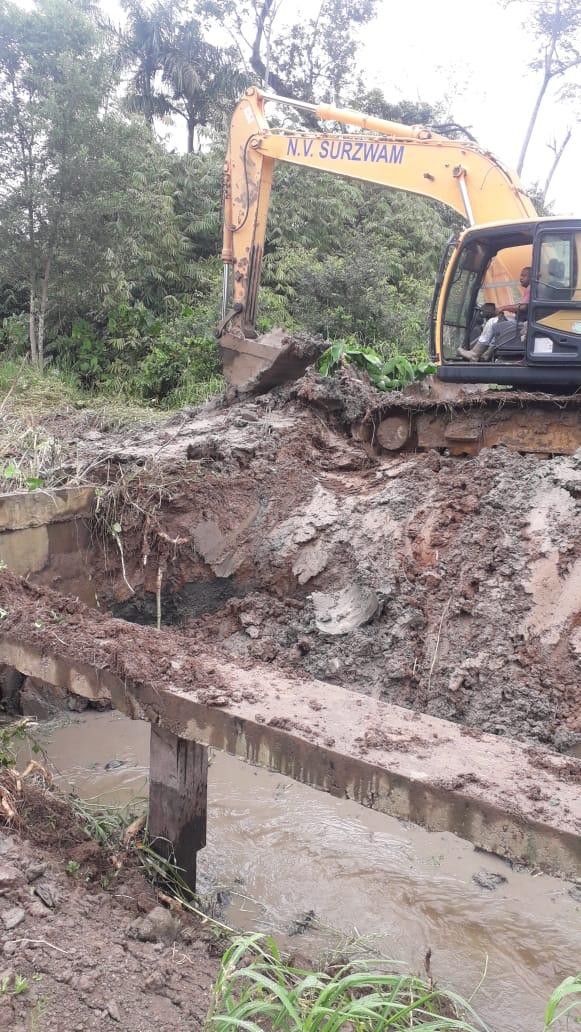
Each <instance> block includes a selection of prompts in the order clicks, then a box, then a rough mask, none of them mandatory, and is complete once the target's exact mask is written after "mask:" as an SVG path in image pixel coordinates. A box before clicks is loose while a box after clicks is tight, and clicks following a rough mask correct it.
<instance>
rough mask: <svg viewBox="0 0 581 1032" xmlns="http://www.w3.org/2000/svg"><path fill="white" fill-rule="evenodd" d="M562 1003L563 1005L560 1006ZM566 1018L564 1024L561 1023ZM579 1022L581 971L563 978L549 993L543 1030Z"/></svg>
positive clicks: (571, 1025)
mask: <svg viewBox="0 0 581 1032" xmlns="http://www.w3.org/2000/svg"><path fill="white" fill-rule="evenodd" d="M561 1005H563V1006H561ZM563 1019H566V1021H565V1024H564V1025H563V1024H561V1023H562V1021H563ZM580 1024H581V971H580V972H579V974H578V975H570V976H569V978H565V979H563V981H562V982H561V984H560V985H558V986H557V988H556V989H555V991H554V993H553V994H552V995H551V997H550V999H549V1002H548V1004H547V1009H546V1011H545V1025H544V1032H547V1029H549V1028H557V1026H558V1027H560V1028H572V1027H573V1025H580Z"/></svg>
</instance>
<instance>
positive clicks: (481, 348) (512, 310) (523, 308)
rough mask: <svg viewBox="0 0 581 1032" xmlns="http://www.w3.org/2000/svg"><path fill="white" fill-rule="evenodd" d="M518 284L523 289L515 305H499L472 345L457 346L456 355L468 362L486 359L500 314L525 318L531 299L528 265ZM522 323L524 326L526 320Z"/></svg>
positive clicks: (522, 271)
mask: <svg viewBox="0 0 581 1032" xmlns="http://www.w3.org/2000/svg"><path fill="white" fill-rule="evenodd" d="M520 285H521V287H522V289H523V296H522V298H521V299H520V301H519V302H518V303H517V304H515V305H501V306H500V308H497V309H496V311H497V314H496V315H495V316H493V318H492V319H487V321H486V322H485V324H484V326H483V329H482V333H481V334H480V336H479V337H478V339H477V341H476V343H475V344H474V346H473V347H471V348H458V355H459V356H460V357H461V358H467V359H468V361H469V362H480V361H486V358H487V357H488V354H487V352H488V351H489V349H490V348H491V346H493V345H494V336H495V331H496V327H497V325H498V317H499V316H500V315H505V316H508V317H509V318H510V319H511V321H512V320H513V319H517V317H518V316H521V317H523V316H524V318H525V319H526V315H527V311H528V306H529V301H530V299H531V269H530V266H528V265H527V266H526V267H525V268H524V269H522V270H521V274H520ZM517 321H518V320H517ZM523 325H524V326H526V322H525V323H524V324H523ZM521 333H522V327H521ZM515 334H516V328H515Z"/></svg>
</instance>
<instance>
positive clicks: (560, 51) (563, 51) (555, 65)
mask: <svg viewBox="0 0 581 1032" xmlns="http://www.w3.org/2000/svg"><path fill="white" fill-rule="evenodd" d="M514 2H517V3H521V4H523V3H524V5H525V7H526V21H525V28H526V31H527V32H528V33H531V34H532V36H533V38H534V39H535V42H536V44H537V46H538V48H539V52H538V56H537V57H536V58H535V59H534V61H533V62H532V63H531V68H533V69H534V71H536V72H540V75H541V78H540V82H539V88H538V91H537V95H536V97H535V101H534V104H533V110H532V112H531V116H530V119H529V122H528V125H527V127H526V130H525V134H524V138H523V142H522V146H521V150H520V154H519V159H518V163H517V171H518V173H519V175H520V174H521V173H522V170H523V168H524V164H525V160H526V156H527V152H528V149H529V144H530V142H531V138H532V135H533V132H534V129H535V126H536V124H537V119H538V116H539V111H540V109H541V105H542V103H543V100H544V98H545V94H546V93H547V90H548V88H549V86H550V85H551V84H553V83H556V82H557V81H558V82H561V83H562V82H563V81H564V79H565V76H566V75H567V73H568V72H570V71H572V69H574V68H578V67H579V66H580V65H581V4H580V3H579V0H542V2H539V0H505V6H508V5H509V4H510V3H514Z"/></svg>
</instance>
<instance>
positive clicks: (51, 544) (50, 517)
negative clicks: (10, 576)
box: [0, 487, 96, 606]
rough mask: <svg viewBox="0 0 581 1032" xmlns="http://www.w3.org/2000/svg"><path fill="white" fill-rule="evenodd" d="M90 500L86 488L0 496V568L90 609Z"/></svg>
mask: <svg viewBox="0 0 581 1032" xmlns="http://www.w3.org/2000/svg"><path fill="white" fill-rule="evenodd" d="M93 498H94V491H93V489H92V488H89V487H72V488H58V489H57V490H55V491H30V492H24V491H23V492H17V493H15V494H8V495H0V562H3V563H5V564H6V566H7V567H8V569H9V570H12V571H13V573H17V574H20V575H21V576H23V577H29V579H30V580H31V581H33V582H34V583H35V584H46V585H48V586H50V587H52V588H55V589H56V590H57V591H59V592H61V593H62V594H63V595H73V596H76V597H78V598H80V599H81V600H82V601H83V602H86V603H87V604H88V605H91V606H95V605H96V597H95V590H94V587H93V584H92V580H91V554H90V553H91V538H90V529H89V521H88V517H89V516H90V512H91V508H92V504H93Z"/></svg>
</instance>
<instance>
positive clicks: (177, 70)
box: [162, 18, 249, 154]
mask: <svg viewBox="0 0 581 1032" xmlns="http://www.w3.org/2000/svg"><path fill="white" fill-rule="evenodd" d="M162 77H163V82H164V84H165V86H166V90H167V92H166V102H167V105H168V110H170V111H171V112H172V113H173V114H174V115H177V116H178V117H180V118H183V119H184V121H185V123H186V126H187V151H188V154H191V152H192V151H193V149H194V143H195V137H196V130H199V129H201V128H204V127H206V126H208V125H212V126H214V127H217V126H220V125H221V124H222V123H223V121H224V118H225V115H226V113H227V111H229V110H230V109H231V107H232V104H233V102H234V101H235V100H236V98H237V96H238V95H239V94H240V93H241V92H242V90H244V89H245V88H246V86H247V85H248V81H249V80H248V77H247V75H245V73H244V72H242V71H241V70H240V68H239V65H238V59H237V55H235V54H234V53H233V51H232V50H231V49H221V48H219V47H216V46H214V45H213V44H211V43H208V42H207V41H206V40H205V39H204V38H203V36H202V34H201V31H200V23H199V22H198V21H197V19H193V18H192V19H190V20H189V21H187V22H185V24H183V25H180V26H179V27H178V28H177V30H176V32H175V33H174V35H173V37H172V38H171V40H169V41H168V42H167V45H166V46H165V50H164V58H163V76H162Z"/></svg>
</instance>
